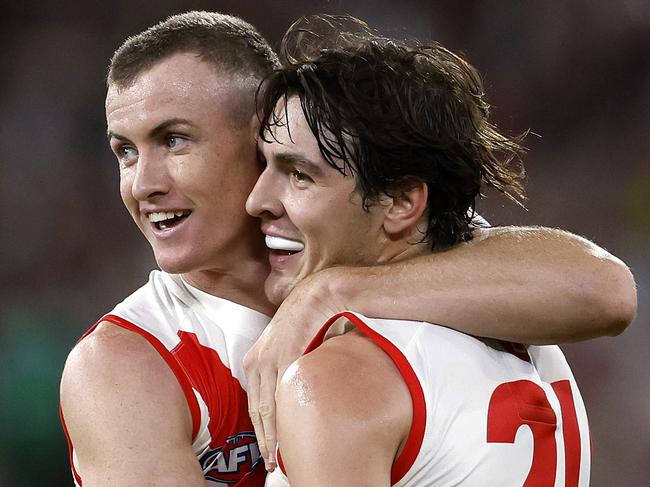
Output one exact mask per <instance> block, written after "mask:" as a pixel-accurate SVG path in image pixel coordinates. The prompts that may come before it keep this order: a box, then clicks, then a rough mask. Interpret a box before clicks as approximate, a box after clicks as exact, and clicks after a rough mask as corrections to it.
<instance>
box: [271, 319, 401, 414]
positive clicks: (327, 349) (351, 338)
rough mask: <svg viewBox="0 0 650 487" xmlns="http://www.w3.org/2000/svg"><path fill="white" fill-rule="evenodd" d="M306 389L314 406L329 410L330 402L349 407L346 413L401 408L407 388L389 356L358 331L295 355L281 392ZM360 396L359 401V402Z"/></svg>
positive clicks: (331, 339) (292, 392) (304, 390)
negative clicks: (305, 353)
mask: <svg viewBox="0 0 650 487" xmlns="http://www.w3.org/2000/svg"><path fill="white" fill-rule="evenodd" d="M296 389H299V390H300V391H301V392H306V391H308V392H309V395H310V397H311V398H312V399H313V400H314V403H315V405H316V406H323V408H324V409H326V410H328V411H332V409H331V408H330V406H332V405H333V404H334V403H336V404H338V405H339V406H340V405H342V404H346V405H348V406H349V411H347V414H348V415H349V414H353V415H356V414H359V415H365V416H366V417H367V414H368V412H369V411H373V410H376V411H381V412H382V415H385V413H386V412H388V411H390V409H391V408H392V407H396V409H398V410H399V411H403V409H401V406H403V402H404V399H406V400H410V396H409V392H408V389H407V387H406V385H405V383H404V380H403V379H402V377H401V375H400V373H399V371H398V369H397V367H396V366H395V365H394V364H393V362H392V360H391V359H390V357H389V356H388V355H387V354H386V353H385V352H384V351H383V350H381V348H379V347H378V346H377V345H375V343H374V342H373V341H372V340H371V339H370V338H368V337H366V336H365V335H364V334H363V333H361V332H360V331H358V330H353V331H350V332H348V333H346V334H344V335H341V336H337V337H334V338H330V339H328V340H326V341H325V342H324V343H323V344H322V345H321V346H320V347H318V348H317V349H316V350H314V351H312V352H310V353H309V354H307V355H304V356H303V357H301V358H299V359H298V360H297V361H296V362H295V363H294V364H293V365H292V366H291V367H290V368H289V369H288V370H287V374H285V376H284V378H283V380H282V384H281V391H284V392H287V393H291V394H295V393H296ZM360 397H362V398H363V401H359V398H360Z"/></svg>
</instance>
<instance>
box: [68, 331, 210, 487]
mask: <svg viewBox="0 0 650 487" xmlns="http://www.w3.org/2000/svg"><path fill="white" fill-rule="evenodd" d="M61 406H62V412H63V417H64V419H65V423H66V427H67V430H68V433H69V435H70V438H71V441H72V443H73V445H74V449H75V456H76V460H75V464H76V468H77V472H78V473H79V475H80V476H81V477H82V479H83V485H84V487H104V486H105V487H109V486H111V487H112V486H120V487H122V486H156V487H160V486H179V485H183V486H193V487H199V486H201V487H203V486H205V480H204V478H203V473H202V471H201V468H200V465H199V462H198V461H197V459H196V456H195V454H194V452H193V450H192V438H191V434H192V432H191V431H192V425H191V418H190V413H189V409H188V407H187V404H186V401H185V398H184V396H183V393H182V391H181V388H180V385H179V384H178V382H177V381H176V378H175V377H174V375H173V373H172V372H171V370H169V368H168V367H167V365H166V364H165V363H164V361H163V360H162V358H161V357H160V356H159V355H158V354H157V352H155V350H154V349H153V347H151V346H150V345H149V344H148V343H147V342H146V341H145V340H144V338H142V337H140V336H138V335H136V334H134V333H131V332H128V331H126V330H122V329H120V328H117V327H115V326H112V325H110V324H107V325H100V327H99V328H98V329H97V330H95V332H93V333H92V334H91V335H90V336H88V337H87V338H85V339H84V340H83V341H82V342H80V343H79V344H78V345H77V346H76V347H75V349H74V350H73V351H72V352H71V353H70V356H69V357H68V360H67V362H66V366H65V370H64V373H63V378H62V381H61Z"/></svg>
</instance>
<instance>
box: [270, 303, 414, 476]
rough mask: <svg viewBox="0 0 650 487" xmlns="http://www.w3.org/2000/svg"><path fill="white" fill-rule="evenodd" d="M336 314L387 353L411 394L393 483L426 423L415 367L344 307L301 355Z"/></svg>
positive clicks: (408, 460)
mask: <svg viewBox="0 0 650 487" xmlns="http://www.w3.org/2000/svg"><path fill="white" fill-rule="evenodd" d="M340 318H346V319H348V320H349V321H350V322H351V323H352V324H353V325H354V326H355V327H356V328H357V329H359V331H361V332H362V333H363V334H364V335H366V336H367V337H368V338H370V339H371V340H372V341H373V342H374V343H375V344H376V345H377V346H378V347H379V348H381V349H382V350H383V351H384V352H385V353H386V354H387V355H388V356H389V357H390V359H391V360H392V361H393V363H394V364H395V366H396V367H397V369H398V370H399V372H400V374H401V375H402V377H403V378H404V382H406V386H407V387H408V390H409V393H410V395H411V402H412V404H413V421H412V423H411V429H410V431H409V435H408V437H407V439H406V443H405V445H404V449H403V450H402V452H401V453H400V454H399V456H398V457H397V458H396V459H395V461H394V462H393V466H392V468H391V476H390V477H391V479H390V480H391V485H395V484H396V483H397V482H399V481H400V480H401V479H402V478H403V477H404V476H405V475H406V473H407V472H408V471H409V470H410V468H411V467H412V466H413V464H414V463H415V459H416V458H417V456H418V453H419V452H420V448H421V446H422V441H423V439H424V429H425V425H426V404H425V399H424V392H423V390H422V385H421V384H420V381H419V379H418V377H417V375H416V374H415V371H414V370H413V368H412V367H411V364H410V363H409V361H408V359H407V358H406V357H405V356H404V354H403V353H402V352H401V351H400V350H399V349H398V348H397V347H396V346H395V345H394V344H393V343H392V342H391V341H390V340H388V339H387V338H386V337H384V336H383V335H381V334H380V333H377V332H376V331H375V330H373V329H372V328H371V327H370V326H368V325H367V324H366V323H365V322H364V321H363V320H362V319H361V318H359V317H358V316H357V315H355V314H354V313H351V312H349V311H344V312H343V313H339V314H336V315H334V316H332V317H331V318H330V319H329V320H327V322H326V323H325V324H324V325H323V326H322V327H321V329H320V330H319V331H318V333H316V335H315V336H314V338H313V339H312V341H311V343H310V344H309V346H308V347H307V349H306V350H305V352H304V353H303V355H306V354H308V353H309V352H311V351H313V350H315V349H316V348H318V347H319V346H320V345H322V343H323V341H324V339H325V336H326V334H327V332H328V330H329V329H330V327H331V326H332V325H333V324H334V323H335V322H336V321H337V320H339V319H340ZM277 458H278V466H279V467H280V468H281V470H282V472H283V473H284V474H285V475H286V469H285V468H284V464H283V462H282V456H281V454H280V451H279V450H278V452H277Z"/></svg>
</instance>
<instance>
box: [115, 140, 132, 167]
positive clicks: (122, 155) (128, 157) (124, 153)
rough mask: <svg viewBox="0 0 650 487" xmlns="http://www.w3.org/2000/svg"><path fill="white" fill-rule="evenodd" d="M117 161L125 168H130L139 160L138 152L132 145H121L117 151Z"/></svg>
mask: <svg viewBox="0 0 650 487" xmlns="http://www.w3.org/2000/svg"><path fill="white" fill-rule="evenodd" d="M115 155H116V156H117V159H118V160H119V161H120V162H121V163H122V164H123V165H125V166H129V165H131V164H133V163H134V162H135V160H136V159H137V158H138V151H137V150H136V149H135V147H131V146H130V145H121V146H119V147H118V148H117V150H116V151H115Z"/></svg>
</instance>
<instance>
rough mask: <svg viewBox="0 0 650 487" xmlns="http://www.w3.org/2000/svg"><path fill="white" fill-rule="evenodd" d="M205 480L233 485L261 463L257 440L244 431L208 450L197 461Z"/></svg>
mask: <svg viewBox="0 0 650 487" xmlns="http://www.w3.org/2000/svg"><path fill="white" fill-rule="evenodd" d="M199 462H200V463H201V468H202V469H203V475H204V476H205V479H206V480H209V481H212V482H220V483H221V484H223V485H228V484H234V483H237V482H238V481H240V480H241V479H242V478H243V477H244V476H245V475H246V474H248V473H251V472H252V471H253V470H254V469H255V467H257V466H258V464H260V463H262V458H261V455H260V449H259V447H258V446H257V438H255V433H254V432H252V431H245V432H243V433H239V434H237V435H234V436H231V437H229V438H227V439H226V444H225V445H224V446H221V447H219V448H215V449H209V450H208V451H207V452H205V453H204V454H203V455H202V456H201V458H200V459H199Z"/></svg>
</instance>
